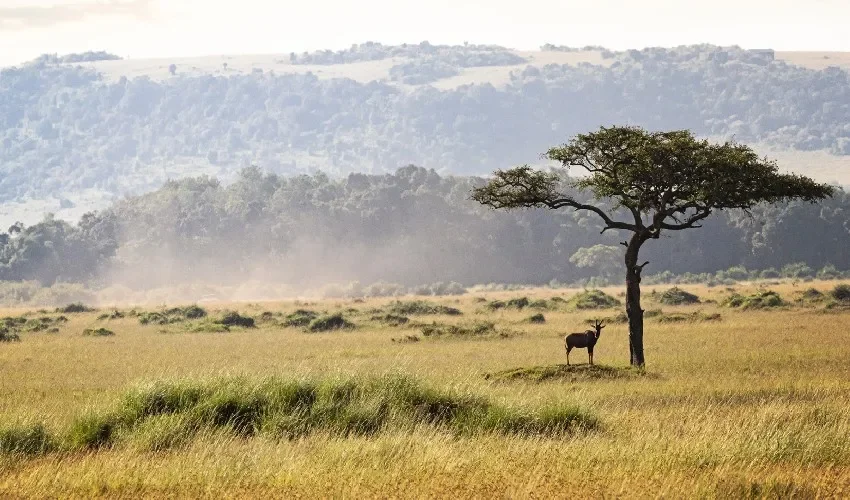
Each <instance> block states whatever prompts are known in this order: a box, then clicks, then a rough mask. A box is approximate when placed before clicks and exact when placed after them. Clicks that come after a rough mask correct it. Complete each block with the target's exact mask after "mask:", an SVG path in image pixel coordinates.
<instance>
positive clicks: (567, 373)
mask: <svg viewBox="0 0 850 500" xmlns="http://www.w3.org/2000/svg"><path fill="white" fill-rule="evenodd" d="M645 375H646V372H645V371H643V370H640V369H635V368H620V367H616V366H606V365H574V366H568V365H548V366H532V367H527V368H513V369H510V370H503V371H499V372H494V373H486V374H485V375H484V378H485V379H487V380H493V381H495V382H509V381H529V382H545V381H550V380H566V381H571V382H577V381H585V380H615V379H622V378H632V377H642V376H645Z"/></svg>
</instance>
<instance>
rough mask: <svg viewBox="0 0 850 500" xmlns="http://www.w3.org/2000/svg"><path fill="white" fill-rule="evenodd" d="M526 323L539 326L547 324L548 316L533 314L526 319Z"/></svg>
mask: <svg viewBox="0 0 850 500" xmlns="http://www.w3.org/2000/svg"><path fill="white" fill-rule="evenodd" d="M525 322H526V323H532V324H538V325H539V324H542V323H545V322H546V316H544V315H543V313H537V314H532V315H531V316H529V317H527V318H526V319H525Z"/></svg>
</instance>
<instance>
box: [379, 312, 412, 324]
mask: <svg viewBox="0 0 850 500" xmlns="http://www.w3.org/2000/svg"><path fill="white" fill-rule="evenodd" d="M372 321H379V322H381V323H384V324H386V325H389V326H401V325H405V324H407V323H408V322H409V321H410V318H408V317H407V316H399V315H397V314H384V315H383V316H372Z"/></svg>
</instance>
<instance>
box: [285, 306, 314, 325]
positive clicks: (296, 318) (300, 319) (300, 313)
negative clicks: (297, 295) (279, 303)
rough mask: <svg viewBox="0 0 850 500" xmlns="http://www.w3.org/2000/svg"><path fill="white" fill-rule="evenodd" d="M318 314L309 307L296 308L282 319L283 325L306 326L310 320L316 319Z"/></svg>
mask: <svg viewBox="0 0 850 500" xmlns="http://www.w3.org/2000/svg"><path fill="white" fill-rule="evenodd" d="M318 316H319V314H318V313H317V312H315V311H311V310H309V309H298V310H296V311H295V312H293V313H290V314H287V315H286V318H284V320H283V324H284V326H295V327H299V326H307V325H309V324H310V322H311V321H313V320H314V319H316V318H317V317H318Z"/></svg>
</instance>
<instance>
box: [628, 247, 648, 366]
mask: <svg viewBox="0 0 850 500" xmlns="http://www.w3.org/2000/svg"><path fill="white" fill-rule="evenodd" d="M644 241H646V238H645V237H644V236H643V235H642V234H640V233H635V234H634V236H632V239H631V240H630V241H629V244H628V246H627V247H626V315H627V316H628V317H629V353H630V358H631V364H632V366H639V367H642V366H643V365H644V357H643V309H641V307H640V273H641V271H643V266H645V265H646V263H644V264H641V265H638V253H639V252H640V247H641V245H643V243H644Z"/></svg>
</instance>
